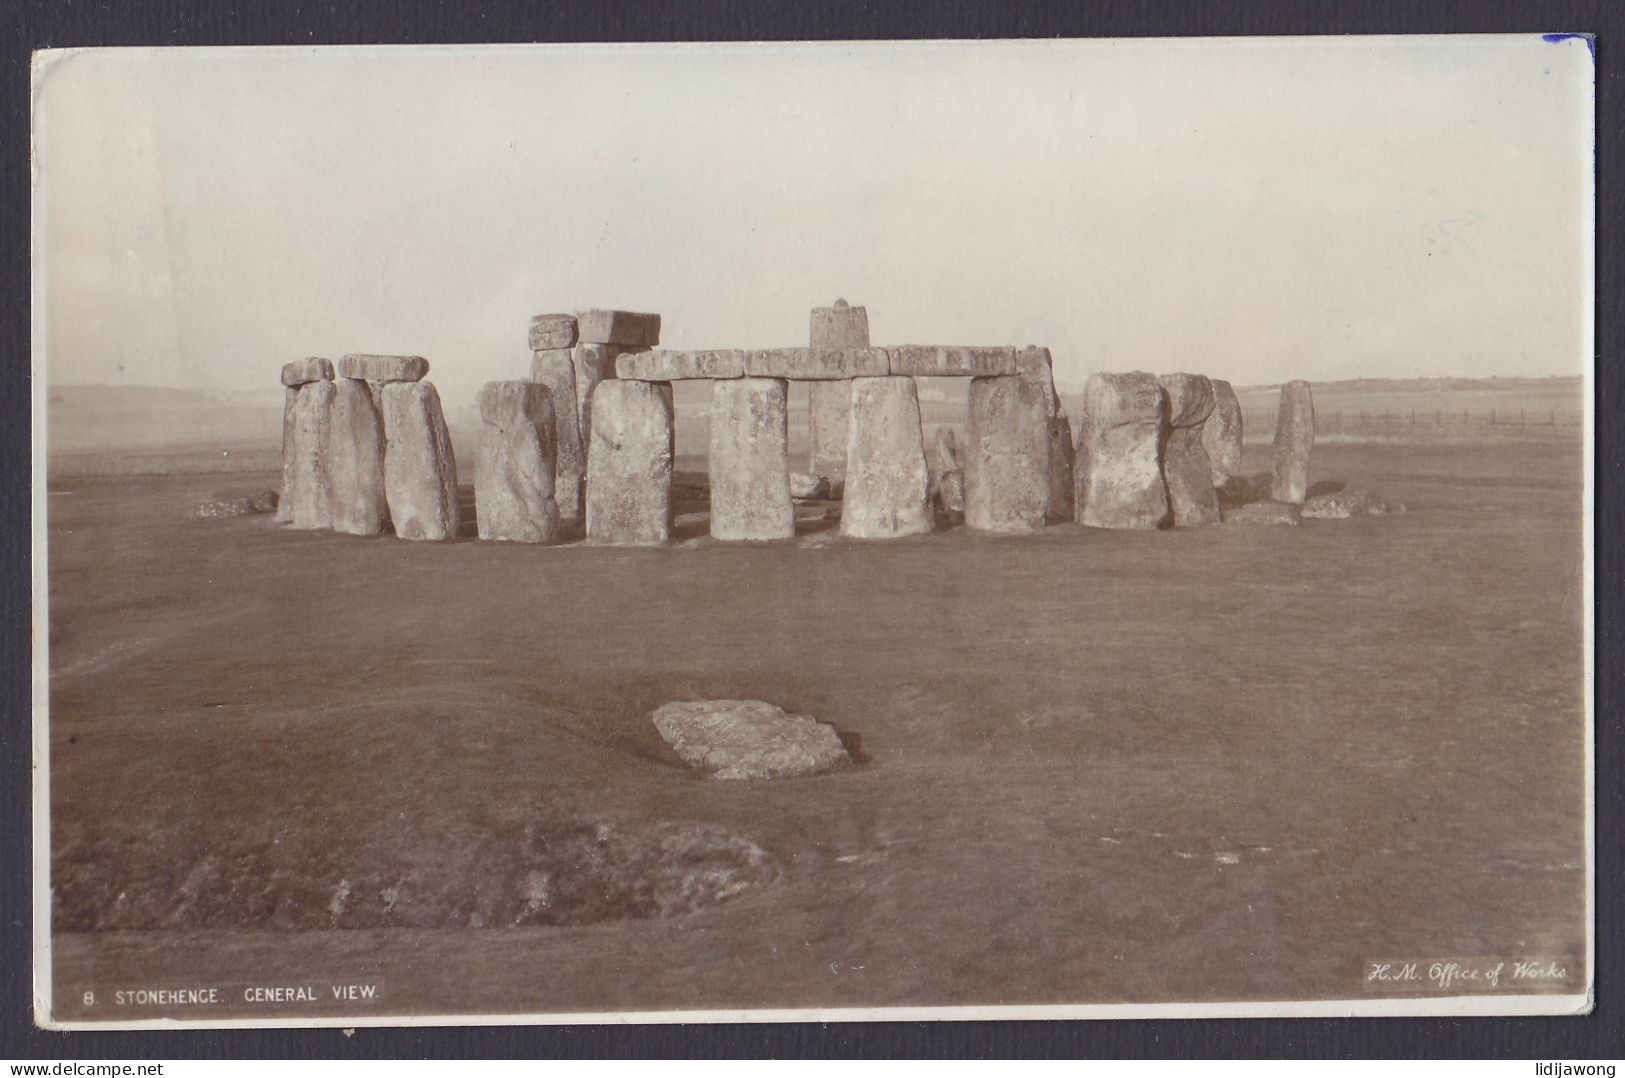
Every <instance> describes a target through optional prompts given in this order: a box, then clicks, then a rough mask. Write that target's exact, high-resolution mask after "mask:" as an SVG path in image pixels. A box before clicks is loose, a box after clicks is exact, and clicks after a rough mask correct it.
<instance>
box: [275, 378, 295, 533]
mask: <svg viewBox="0 0 1625 1078" xmlns="http://www.w3.org/2000/svg"><path fill="white" fill-rule="evenodd" d="M298 403H299V387H298V386H285V387H283V390H282V489H281V490H279V491H278V492H277V502H276V519H277V520H278V521H279V522H281V523H284V524H286V523H287V522H288V521H290V520H292V519H293V485H294V482H295V480H294V478H293V472H294V468H293V462H294V440H293V417H294V407H295V405H297V404H298Z"/></svg>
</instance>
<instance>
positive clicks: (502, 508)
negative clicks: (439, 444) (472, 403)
mask: <svg viewBox="0 0 1625 1078" xmlns="http://www.w3.org/2000/svg"><path fill="white" fill-rule="evenodd" d="M479 406H480V418H481V419H482V420H484V422H485V431H484V437H483V438H482V439H481V441H480V453H479V456H478V457H477V458H476V459H475V465H474V505H475V516H476V519H477V521H478V524H479V534H480V538H481V539H489V540H496V541H501V542H511V543H556V542H558V541H559V535H560V533H559V507H558V505H557V504H556V503H555V502H554V500H553V455H554V447H555V436H554V419H553V397H552V394H551V393H550V392H549V391H548V388H547V387H546V386H545V385H542V384H541V383H539V382H487V383H486V384H485V386H484V387H483V388H482V389H481V390H480V393H479Z"/></svg>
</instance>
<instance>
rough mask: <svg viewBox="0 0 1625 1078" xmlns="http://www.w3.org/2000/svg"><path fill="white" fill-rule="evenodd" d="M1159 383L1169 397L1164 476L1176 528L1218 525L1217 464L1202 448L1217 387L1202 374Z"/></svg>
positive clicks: (1171, 377) (1166, 377)
mask: <svg viewBox="0 0 1625 1078" xmlns="http://www.w3.org/2000/svg"><path fill="white" fill-rule="evenodd" d="M1159 381H1161V383H1162V388H1163V390H1164V391H1165V392H1166V393H1167V394H1168V427H1169V429H1168V433H1167V442H1166V444H1165V445H1164V446H1163V454H1162V476H1163V480H1164V481H1165V482H1166V484H1167V486H1168V509H1169V513H1170V515H1171V516H1172V519H1173V524H1174V526H1175V527H1177V528H1197V527H1202V526H1205V525H1208V524H1217V523H1219V495H1218V491H1217V490H1216V489H1215V488H1214V486H1213V464H1212V462H1211V461H1210V460H1209V459H1208V455H1207V450H1206V449H1204V448H1203V447H1202V428H1203V427H1204V426H1205V425H1206V424H1207V419H1208V417H1209V416H1210V415H1212V414H1213V383H1212V382H1210V381H1209V380H1208V379H1207V377H1206V376H1205V375H1200V374H1165V375H1163V376H1162V378H1161V379H1159Z"/></svg>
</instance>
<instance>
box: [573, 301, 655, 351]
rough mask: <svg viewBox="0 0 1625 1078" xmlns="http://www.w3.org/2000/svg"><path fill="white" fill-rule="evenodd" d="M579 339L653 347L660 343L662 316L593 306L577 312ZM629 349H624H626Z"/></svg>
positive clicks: (588, 341)
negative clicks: (607, 309)
mask: <svg viewBox="0 0 1625 1078" xmlns="http://www.w3.org/2000/svg"><path fill="white" fill-rule="evenodd" d="M576 332H577V339H578V340H580V341H581V342H582V343H585V344H620V345H626V346H627V347H628V348H653V347H654V346H655V345H657V344H659V343H660V316H659V315H658V314H640V313H638V312H637V311H605V310H599V309H597V308H593V309H591V310H585V311H577V312H576ZM625 350H626V349H624V348H623V349H622V351H625Z"/></svg>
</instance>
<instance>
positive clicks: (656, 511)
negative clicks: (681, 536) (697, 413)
mask: <svg viewBox="0 0 1625 1078" xmlns="http://www.w3.org/2000/svg"><path fill="white" fill-rule="evenodd" d="M592 439H593V440H592V449H591V450H590V451H589V452H588V454H587V538H588V539H592V540H595V541H597V542H601V543H625V544H651V543H664V542H666V541H667V540H668V539H670V538H671V516H672V509H671V460H672V391H671V386H670V385H669V384H666V383H661V382H633V381H620V380H615V379H612V380H610V381H607V382H604V383H602V384H601V385H600V386H599V387H598V392H597V393H595V394H593V424H592Z"/></svg>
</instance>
